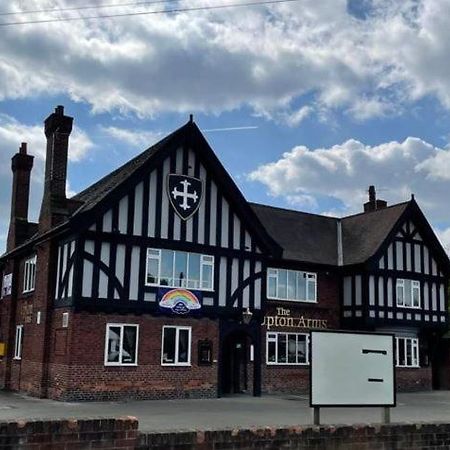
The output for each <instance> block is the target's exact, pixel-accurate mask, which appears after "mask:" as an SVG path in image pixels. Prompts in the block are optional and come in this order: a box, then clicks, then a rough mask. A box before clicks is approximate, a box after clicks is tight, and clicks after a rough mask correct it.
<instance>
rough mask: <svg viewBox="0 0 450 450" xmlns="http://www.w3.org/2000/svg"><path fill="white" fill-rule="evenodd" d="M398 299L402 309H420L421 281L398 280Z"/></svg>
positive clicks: (398, 304)
mask: <svg viewBox="0 0 450 450" xmlns="http://www.w3.org/2000/svg"><path fill="white" fill-rule="evenodd" d="M396 298H397V306H398V307H400V308H420V281H417V280H406V279H403V278H398V279H397V283H396Z"/></svg>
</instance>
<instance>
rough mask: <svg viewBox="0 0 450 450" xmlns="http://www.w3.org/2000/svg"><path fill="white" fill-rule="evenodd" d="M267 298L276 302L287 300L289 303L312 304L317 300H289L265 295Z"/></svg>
mask: <svg viewBox="0 0 450 450" xmlns="http://www.w3.org/2000/svg"><path fill="white" fill-rule="evenodd" d="M267 300H272V301H276V302H289V303H307V304H310V305H311V304H312V305H316V304H317V303H318V301H317V300H291V299H288V298H276V297H267Z"/></svg>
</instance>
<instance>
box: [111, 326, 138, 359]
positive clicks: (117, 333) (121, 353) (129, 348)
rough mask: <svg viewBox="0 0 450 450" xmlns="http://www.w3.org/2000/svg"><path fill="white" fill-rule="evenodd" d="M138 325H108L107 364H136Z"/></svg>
mask: <svg viewBox="0 0 450 450" xmlns="http://www.w3.org/2000/svg"><path fill="white" fill-rule="evenodd" d="M138 331H139V327H138V325H128V324H115V323H114V324H112V323H109V324H108V325H106V343H105V366H136V365H137V348H138Z"/></svg>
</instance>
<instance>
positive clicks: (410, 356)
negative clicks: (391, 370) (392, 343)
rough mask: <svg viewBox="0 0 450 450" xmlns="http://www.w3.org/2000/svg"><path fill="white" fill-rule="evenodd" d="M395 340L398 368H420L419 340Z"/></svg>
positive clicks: (401, 338)
mask: <svg viewBox="0 0 450 450" xmlns="http://www.w3.org/2000/svg"><path fill="white" fill-rule="evenodd" d="M395 339H396V346H397V350H396V365H397V367H419V339H417V338H410V337H397V338H395Z"/></svg>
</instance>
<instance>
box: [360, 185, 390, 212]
mask: <svg viewBox="0 0 450 450" xmlns="http://www.w3.org/2000/svg"><path fill="white" fill-rule="evenodd" d="M386 206H387V202H386V201H384V200H378V199H377V193H376V190H375V186H374V185H370V186H369V201H368V202H366V203H364V212H370V211H376V210H378V209H383V208H386Z"/></svg>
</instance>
